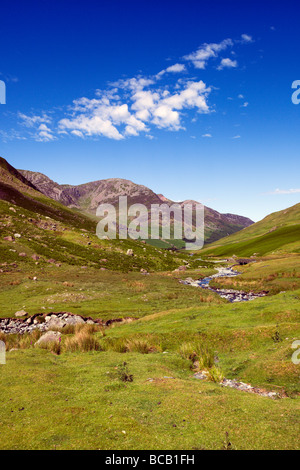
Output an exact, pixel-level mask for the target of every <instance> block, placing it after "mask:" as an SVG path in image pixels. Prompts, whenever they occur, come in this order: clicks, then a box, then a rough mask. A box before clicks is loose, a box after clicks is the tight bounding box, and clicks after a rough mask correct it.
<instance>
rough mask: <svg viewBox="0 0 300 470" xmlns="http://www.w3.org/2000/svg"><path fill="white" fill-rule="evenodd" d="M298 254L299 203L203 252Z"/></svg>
mask: <svg viewBox="0 0 300 470" xmlns="http://www.w3.org/2000/svg"><path fill="white" fill-rule="evenodd" d="M274 252H277V253H300V203H298V204H296V205H294V206H292V207H289V208H288V209H285V210H282V211H278V212H274V213H272V214H270V215H268V216H267V217H265V218H264V219H262V220H261V221H259V222H257V223H255V224H253V225H251V226H250V227H247V228H244V229H243V230H241V231H240V232H238V233H235V234H233V235H230V236H228V237H225V238H222V239H220V240H218V241H217V242H215V243H212V244H211V245H209V246H208V247H207V248H205V249H204V250H203V254H205V255H210V256H228V255H231V256H232V255H234V254H235V255H237V256H252V255H254V254H256V255H265V254H270V253H272V254H273V253H274Z"/></svg>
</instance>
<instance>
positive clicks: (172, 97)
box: [19, 34, 252, 141]
mask: <svg viewBox="0 0 300 470" xmlns="http://www.w3.org/2000/svg"><path fill="white" fill-rule="evenodd" d="M241 38H242V39H239V40H232V39H225V40H223V41H221V42H219V43H209V44H208V43H205V44H203V45H202V46H200V47H199V48H198V49H197V51H195V52H192V53H191V54H188V55H186V56H185V57H184V60H185V61H186V63H185V64H184V63H179V62H177V63H174V64H173V65H170V66H169V67H167V68H165V69H164V70H161V71H160V72H159V73H158V74H156V75H152V76H148V77H144V76H141V75H138V76H136V77H133V78H126V79H120V80H118V81H116V82H113V83H110V84H108V86H107V88H106V89H104V90H101V89H96V91H95V96H94V97H92V98H88V97H81V98H78V99H75V100H74V101H73V103H72V105H71V106H68V107H66V108H65V109H64V114H63V115H60V116H59V117H58V114H59V113H60V112H61V109H59V110H58V109H54V110H52V111H51V112H49V114H50V115H51V117H49V115H48V114H46V113H41V114H40V115H37V114H36V115H31V116H29V115H25V114H23V113H19V118H20V119H21V120H22V123H23V125H24V126H26V127H28V129H29V130H28V134H29V136H30V137H33V138H35V139H37V140H39V141H41V140H43V141H50V140H54V139H55V138H56V137H55V135H56V136H64V135H65V136H66V135H71V136H76V137H79V138H86V137H94V138H95V137H99V136H105V137H107V138H110V139H114V140H122V139H125V138H126V137H130V136H138V135H140V134H141V133H144V135H145V136H147V138H152V136H151V131H152V129H153V127H157V128H162V129H167V130H172V131H178V130H179V129H184V128H185V127H184V119H185V118H186V116H187V115H188V113H187V110H189V109H195V110H196V111H197V113H202V114H204V113H209V112H211V109H210V106H209V104H208V97H209V95H210V93H211V90H212V89H211V88H210V87H209V86H207V85H206V84H205V83H204V82H203V81H202V80H199V79H197V78H195V77H193V79H189V78H188V76H187V75H186V74H187V72H188V67H189V66H190V65H191V64H192V65H193V66H194V67H195V68H196V69H204V68H206V66H207V64H208V62H209V61H210V60H211V59H215V60H217V59H218V62H219V66H218V69H219V70H222V69H224V68H236V67H237V66H238V63H237V61H236V60H233V59H229V58H222V56H221V57H219V56H220V54H221V53H222V52H224V51H226V50H227V53H226V55H227V54H228V55H229V54H230V52H231V53H234V51H233V50H232V48H233V46H234V45H235V44H241V43H247V42H251V41H252V37H251V36H249V35H246V34H243V35H242V36H241ZM230 49H231V50H230ZM178 74H184V75H183V76H180V75H179V76H178ZM239 98H240V99H244V97H243V95H240V96H239ZM228 99H229V98H228ZM242 106H243V107H246V106H248V103H247V102H246V101H245V102H244V104H243V105H242ZM51 113H52V114H51ZM195 114H196V113H194V116H190V118H191V119H192V121H195V119H196V116H195ZM54 116H55V117H56V125H55V133H54V131H53V130H51V129H50V127H51V128H52V129H53V128H54V124H53V122H54ZM30 129H32V131H31V130H30ZM203 137H211V135H210V134H204V135H203ZM238 137H239V136H236V137H235V138H238Z"/></svg>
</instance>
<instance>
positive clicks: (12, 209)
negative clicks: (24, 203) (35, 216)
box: [9, 207, 17, 213]
mask: <svg viewBox="0 0 300 470" xmlns="http://www.w3.org/2000/svg"><path fill="white" fill-rule="evenodd" d="M9 210H10V211H12V212H15V213H16V212H17V211H16V209H15V208H14V207H10V208H9Z"/></svg>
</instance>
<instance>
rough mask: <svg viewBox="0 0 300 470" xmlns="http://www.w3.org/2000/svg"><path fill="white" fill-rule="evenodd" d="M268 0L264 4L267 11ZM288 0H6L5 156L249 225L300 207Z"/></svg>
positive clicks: (299, 36) (295, 60) (297, 74)
mask: <svg viewBox="0 0 300 470" xmlns="http://www.w3.org/2000/svg"><path fill="white" fill-rule="evenodd" d="M262 3H263V5H262ZM299 13H300V6H299V5H298V2H296V1H284V2H283V1H278V2H273V1H268V0H265V1H264V2H256V1H226V0H225V1H224V0H223V1H205V2H204V1H190V0H186V1H176V0H172V1H169V0H164V1H163V2H160V4H159V3H158V2H153V1H148V0H146V1H143V2H141V1H134V0H133V1H127V2H125V1H116V0H111V1H101V2H99V1H97V2H96V1H91V0H86V1H84V2H83V1H80V0H79V1H76V2H72V3H71V2H70V1H67V0H62V1H60V2H53V1H52V2H50V1H47V0H45V1H40V2H33V1H32V2H30V1H26V2H23V1H13V0H11V1H2V2H1V18H2V21H1V31H0V37H1V57H0V80H3V81H4V82H5V84H6V104H5V105H0V155H1V156H3V157H4V158H6V159H7V160H8V161H9V162H10V163H11V164H12V165H14V166H15V167H17V168H22V169H30V170H34V171H40V172H42V173H45V174H47V175H48V176H49V177H50V178H52V179H54V180H55V181H57V182H59V183H69V184H80V183H85V182H87V181H93V180H96V179H103V178H111V177H119V178H126V179H130V180H132V181H134V182H136V183H140V184H144V185H146V186H149V187H150V188H151V189H153V190H154V191H155V192H158V193H163V194H164V195H165V196H167V197H169V198H171V199H173V200H176V201H177V200H184V199H195V200H198V201H201V202H203V203H204V204H206V205H208V206H210V207H212V208H214V209H216V210H219V211H220V212H232V213H238V214H241V215H245V216H248V217H251V218H252V219H253V220H255V221H257V220H259V219H261V218H262V217H264V216H265V215H267V214H268V213H270V212H273V211H276V210H280V209H283V208H286V207H288V206H291V205H293V204H296V203H297V202H299V198H300V197H299V196H300V189H299V188H300V182H299V173H300V172H299V160H300V159H299V148H300V145H299V144H300V119H299V118H300V106H296V105H294V104H293V103H292V101H291V96H292V93H293V90H292V88H291V86H292V82H293V81H294V80H297V79H299V80H300V70H299V68H300V67H299V64H300V63H299V53H300V33H299V25H298V18H299Z"/></svg>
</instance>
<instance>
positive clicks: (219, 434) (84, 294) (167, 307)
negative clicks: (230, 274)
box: [0, 255, 300, 450]
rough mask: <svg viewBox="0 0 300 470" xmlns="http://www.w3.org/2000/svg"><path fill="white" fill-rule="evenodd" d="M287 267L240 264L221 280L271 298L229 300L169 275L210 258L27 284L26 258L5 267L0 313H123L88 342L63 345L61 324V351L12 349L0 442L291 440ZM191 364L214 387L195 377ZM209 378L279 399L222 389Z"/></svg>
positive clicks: (296, 405)
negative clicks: (175, 267)
mask: <svg viewBox="0 0 300 470" xmlns="http://www.w3.org/2000/svg"><path fill="white" fill-rule="evenodd" d="M298 263H299V256H298V255H295V256H292V255H290V256H288V257H283V256H281V257H278V258H276V259H275V257H268V258H267V257H266V258H263V259H260V260H258V261H257V263H253V264H251V265H248V266H245V267H242V268H241V271H243V274H242V275H241V276H239V278H232V279H231V280H230V279H225V280H224V282H225V284H226V288H227V287H228V285H229V283H230V282H232V283H235V282H236V283H238V284H236V285H235V284H234V287H235V288H238V287H240V288H243V289H244V290H251V289H253V290H254V291H255V290H257V291H259V290H260V289H261V288H262V287H263V288H264V289H265V290H268V291H269V292H270V294H269V295H268V296H266V297H264V298H260V299H255V300H253V301H251V302H243V303H234V304H232V303H228V302H227V301H226V300H224V299H221V298H220V297H219V296H218V295H217V294H215V293H213V292H210V291H205V290H202V289H200V288H197V287H192V286H188V285H182V284H180V283H179V279H184V278H186V277H192V278H197V277H198V278H199V277H205V276H207V275H210V274H212V273H213V272H214V270H213V269H212V268H211V267H208V268H205V267H204V266H202V267H201V268H199V269H194V270H190V271H186V272H182V273H178V272H177V273H174V272H164V273H160V274H159V273H156V274H154V273H151V274H149V275H142V274H141V273H127V274H126V273H117V272H110V271H99V270H97V269H92V268H88V269H85V270H82V271H80V270H79V269H78V267H77V268H76V267H75V266H74V267H72V266H64V265H62V266H61V267H59V268H58V267H55V266H46V267H43V268H41V269H40V270H39V271H37V273H36V277H37V280H36V281H34V280H33V279H32V271H31V272H29V271H26V266H25V267H24V268H19V269H18V270H16V269H15V268H14V267H13V266H11V267H8V266H6V268H5V272H3V273H1V279H2V282H1V287H0V312H1V313H0V315H1V317H2V318H4V317H8V316H10V317H13V316H14V313H15V312H16V311H17V310H20V309H25V310H26V311H27V312H28V313H29V315H32V314H34V313H38V312H40V313H45V314H46V313H49V312H59V311H68V312H72V313H74V314H80V315H83V316H90V317H92V318H94V319H95V318H102V319H104V320H107V319H110V318H124V317H132V318H135V320H134V321H132V322H130V323H129V322H126V321H124V322H123V323H120V324H115V325H112V326H110V327H108V328H106V329H105V330H102V329H101V330H99V331H95V332H92V333H91V335H90V336H91V337H92V338H94V340H95V341H96V342H97V344H98V346H99V347H97V348H96V349H98V350H91V351H85V352H84V351H81V350H77V351H76V350H74V351H73V352H72V351H71V350H70V348H69V347H68V344H70V343H68V342H69V341H70V339H72V338H74V331H73V332H72V331H65V332H64V331H62V341H61V347H60V351H57V350H56V351H55V350H50V349H39V348H37V347H34V341H30V340H29V341H27V342H26V341H24V342H23V343H17V344H19V346H18V347H20V349H18V350H15V349H14V348H12V347H11V346H10V347H9V349H13V350H10V351H7V353H6V365H0V370H1V387H0V425H1V439H0V448H1V449H195V450H196V449H222V448H224V447H226V445H227V444H226V442H225V441H226V433H228V436H229V437H228V438H229V440H230V442H231V443H232V446H233V448H236V449H299V447H300V445H299V444H300V440H299V420H300V397H299V394H300V382H299V376H300V365H297V364H294V363H293V362H292V354H293V353H294V352H295V351H294V350H293V349H292V344H293V342H294V341H296V340H300V323H299V316H300V302H299V299H300V279H299V276H298V272H299V270H298V267H299V264H298ZM210 266H211V265H210ZM215 282H217V283H218V285H222V280H221V279H218V280H216V281H215ZM227 283H228V285H227ZM76 334H77V333H76V332H75V337H76ZM0 339H2V337H1V338H0ZM13 341H17V339H16V338H15V339H14V338H11V339H10V345H11V344H12V343H13ZM31 342H32V344H31ZM22 344H23V346H22ZM58 352H59V354H57V353H58ZM124 363H125V364H124ZM202 369H206V370H208V371H209V372H210V374H211V379H212V380H213V379H214V378H215V380H216V382H213V381H209V380H204V381H202V380H197V379H196V378H195V377H194V373H195V372H196V371H199V370H202ZM220 377H226V378H227V379H237V380H241V381H243V382H246V383H250V384H252V385H254V386H257V387H260V388H262V389H265V390H267V391H275V392H277V393H278V396H280V397H281V398H277V399H270V398H265V397H261V396H259V395H255V394H250V393H245V392H242V391H239V390H234V389H229V388H225V387H222V385H220V383H218V382H219V381H220V380H219V379H220Z"/></svg>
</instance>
